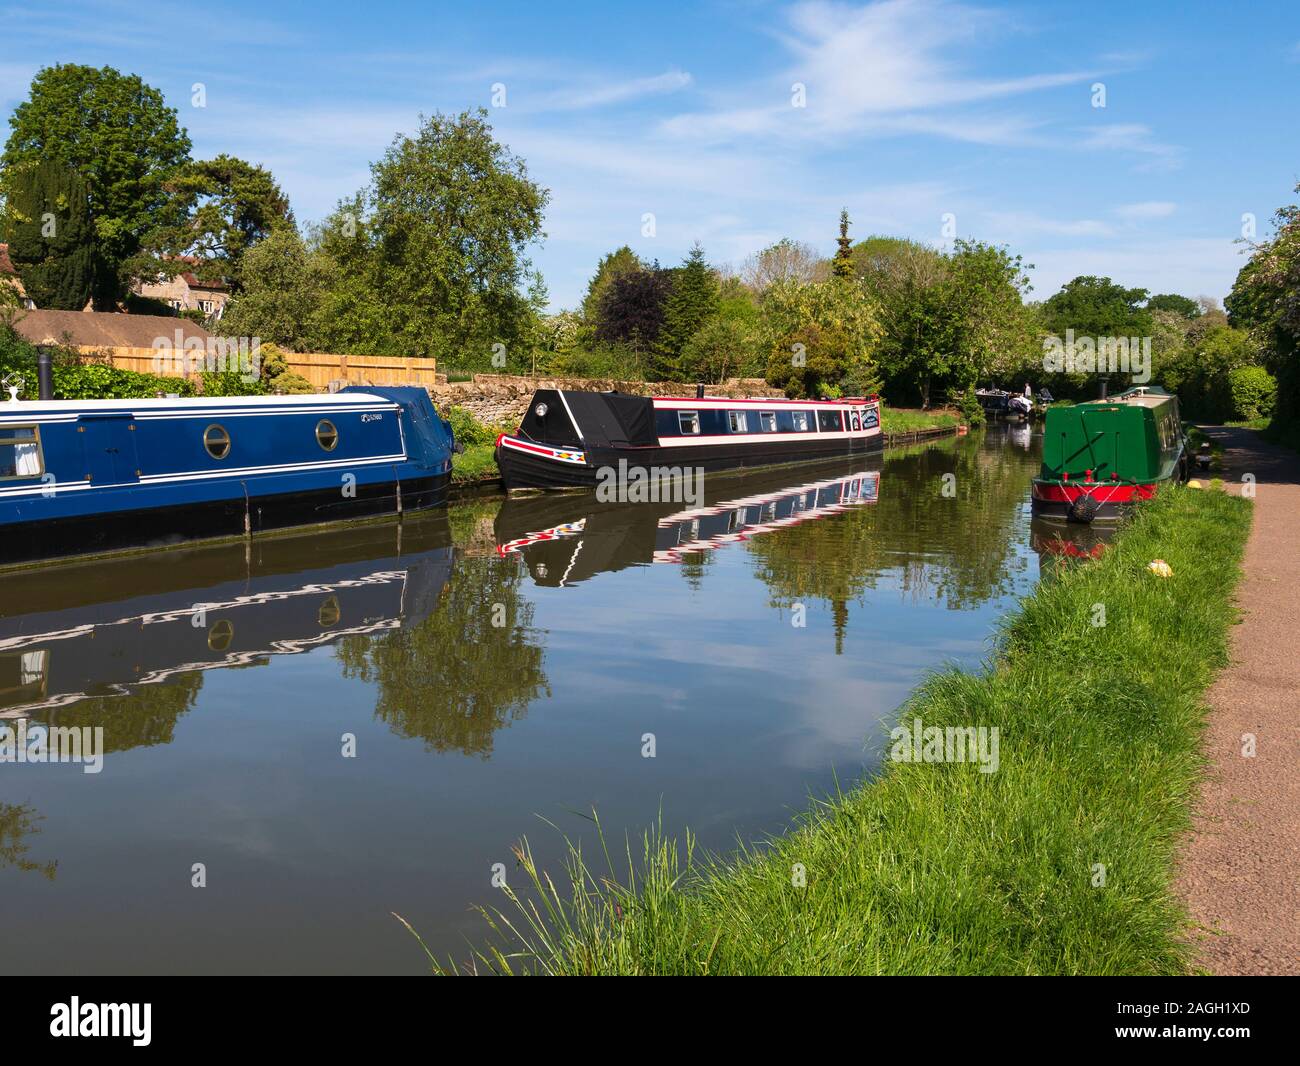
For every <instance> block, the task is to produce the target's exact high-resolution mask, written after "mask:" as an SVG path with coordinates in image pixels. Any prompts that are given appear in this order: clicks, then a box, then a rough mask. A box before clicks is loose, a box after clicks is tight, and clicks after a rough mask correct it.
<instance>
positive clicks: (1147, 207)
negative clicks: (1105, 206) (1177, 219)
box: [1115, 200, 1178, 222]
mask: <svg viewBox="0 0 1300 1066" xmlns="http://www.w3.org/2000/svg"><path fill="white" fill-rule="evenodd" d="M1177 210H1178V205H1177V204H1174V203H1171V202H1170V201H1168V200H1144V201H1142V202H1141V203H1136V204H1121V205H1120V206H1119V207H1117V208H1115V214H1116V215H1118V216H1119V217H1120V218H1122V219H1124V220H1125V221H1126V222H1138V221H1142V220H1145V219H1149V218H1168V217H1169V216H1170V215H1172V214H1173V213H1174V212H1175V211H1177Z"/></svg>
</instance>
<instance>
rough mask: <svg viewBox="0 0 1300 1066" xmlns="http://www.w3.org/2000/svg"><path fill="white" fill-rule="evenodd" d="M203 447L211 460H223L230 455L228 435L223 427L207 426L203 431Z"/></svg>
mask: <svg viewBox="0 0 1300 1066" xmlns="http://www.w3.org/2000/svg"><path fill="white" fill-rule="evenodd" d="M203 447H205V448H207V450H208V454H209V455H210V456H212V458H213V459H224V458H225V457H226V456H227V455H229V454H230V434H229V433H227V432H226V429H225V427H224V426H216V425H213V426H208V428H207V429H205V430H204V431H203Z"/></svg>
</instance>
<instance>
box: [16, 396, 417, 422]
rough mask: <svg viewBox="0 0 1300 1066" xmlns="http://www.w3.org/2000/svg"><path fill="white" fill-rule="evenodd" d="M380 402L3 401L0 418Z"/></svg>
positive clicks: (297, 398)
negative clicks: (105, 412)
mask: <svg viewBox="0 0 1300 1066" xmlns="http://www.w3.org/2000/svg"><path fill="white" fill-rule="evenodd" d="M376 403H383V404H389V405H392V403H393V401H392V400H389V399H387V398H386V397H383V396H379V395H376V394H375V393H368V392H322V393H295V394H293V395H289V396H171V397H149V398H145V399H114V400H0V417H3V416H6V415H23V416H25V417H26V416H31V415H40V414H51V415H52V414H68V413H87V414H89V413H93V412H95V411H112V410H131V411H142V410H166V409H170V410H174V409H176V408H181V409H185V408H193V409H194V410H206V409H209V408H215V407H219V408H221V409H222V410H232V409H241V408H244V409H249V410H256V409H257V408H277V407H313V408H316V407H355V406H358V405H368V406H373V405H374V404H376Z"/></svg>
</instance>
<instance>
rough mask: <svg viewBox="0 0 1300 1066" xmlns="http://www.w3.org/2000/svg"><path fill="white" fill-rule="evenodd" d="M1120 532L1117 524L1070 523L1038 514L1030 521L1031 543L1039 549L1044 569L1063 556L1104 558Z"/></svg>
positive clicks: (1066, 558) (1039, 556)
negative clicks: (1065, 523)
mask: <svg viewBox="0 0 1300 1066" xmlns="http://www.w3.org/2000/svg"><path fill="white" fill-rule="evenodd" d="M1117 532H1118V527H1116V526H1114V525H1111V526H1098V525H1081V524H1078V523H1073V524H1071V525H1068V526H1067V525H1063V524H1062V523H1060V522H1052V521H1048V520H1046V519H1042V518H1037V517H1036V518H1034V519H1033V521H1032V522H1030V525H1029V543H1030V545H1031V546H1032V547H1033V549H1034V551H1036V552H1037V553H1038V559H1039V566H1040V569H1041V570H1043V571H1047V570H1048V568H1049V566H1050V565H1051V564H1053V563H1055V562H1059V561H1062V560H1070V559H1099V558H1101V555H1102V553H1103V552H1104V551H1105V550H1106V545H1107V544H1109V543H1110V542H1111V541H1112V540H1114V539H1115V534H1116V533H1117Z"/></svg>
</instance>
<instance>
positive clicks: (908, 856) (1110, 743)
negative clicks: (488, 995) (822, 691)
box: [477, 488, 1250, 974]
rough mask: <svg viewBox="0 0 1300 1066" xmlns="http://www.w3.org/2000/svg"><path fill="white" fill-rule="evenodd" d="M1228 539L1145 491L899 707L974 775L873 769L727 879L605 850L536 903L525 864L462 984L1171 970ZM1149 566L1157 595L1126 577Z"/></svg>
mask: <svg viewBox="0 0 1300 1066" xmlns="http://www.w3.org/2000/svg"><path fill="white" fill-rule="evenodd" d="M1249 523H1250V505H1249V504H1248V503H1247V502H1245V501H1243V500H1240V499H1238V498H1234V497H1229V496H1227V495H1225V494H1223V493H1220V492H1210V491H1204V492H1197V491H1196V490H1192V489H1184V488H1173V489H1169V490H1166V491H1164V492H1162V493H1161V495H1160V497H1159V498H1158V499H1157V500H1155V501H1153V502H1152V503H1151V504H1149V505H1147V506H1145V507H1144V508H1143V509H1142V510H1141V511H1140V512H1139V514H1138V516H1137V517H1136V518H1135V519H1134V520H1133V522H1132V524H1131V525H1130V527H1129V528H1128V529H1126V530H1125V531H1124V532H1123V533H1122V534H1121V535H1120V537H1119V538H1118V539H1117V541H1116V542H1115V543H1114V545H1113V546H1112V547H1110V548H1109V549H1108V550H1107V552H1106V553H1105V554H1104V555H1103V556H1102V557H1101V558H1100V559H1099V560H1097V561H1095V562H1091V563H1087V564H1074V565H1073V566H1071V567H1069V568H1067V569H1064V570H1062V571H1060V572H1059V573H1058V574H1057V575H1055V576H1053V577H1050V578H1048V579H1046V580H1044V581H1043V582H1042V583H1041V584H1040V585H1039V587H1038V589H1037V590H1036V592H1035V593H1034V595H1033V596H1031V597H1030V598H1028V599H1027V600H1025V601H1024V603H1023V606H1022V608H1021V609H1020V610H1019V611H1018V612H1017V613H1016V614H1015V615H1014V616H1013V617H1012V618H1010V619H1009V620H1008V622H1007V623H1006V626H1005V629H1004V631H1003V634H1002V639H1001V646H1000V650H999V652H998V655H997V657H996V660H995V661H994V662H993V664H991V665H990V667H989V668H988V669H987V670H985V671H977V672H962V671H955V670H954V671H949V672H944V673H941V674H938V675H936V676H934V677H932V678H931V679H930V680H929V681H928V682H927V683H926V684H924V685H923V686H921V687H920V688H919V689H918V690H917V692H916V693H915V694H914V695H913V697H912V699H911V700H910V701H909V703H908V704H907V705H906V706H905V708H904V710H903V720H904V721H905V722H910V721H911V720H912V719H913V718H919V719H920V720H921V722H922V723H923V724H924V725H925V726H926V727H930V726H939V727H960V728H964V727H968V726H977V727H978V726H984V727H996V728H997V729H998V730H999V731H1000V732H999V736H1000V742H999V766H998V769H997V771H996V772H993V773H981V772H980V770H979V768H978V767H977V766H976V765H974V764H973V763H970V762H966V763H957V762H947V763H925V762H910V763H909V762H890V761H887V762H886V769H885V771H884V772H883V773H882V774H881V776H880V777H879V778H878V779H877V780H875V781H874V782H871V783H868V784H866V785H863V786H861V787H858V788H856V789H854V790H852V791H849V792H847V793H846V794H843V795H840V796H838V797H834V798H833V799H831V800H830V801H828V802H825V803H822V804H819V805H817V806H816V807H815V808H814V809H813V810H811V811H810V812H809V813H808V814H807V815H806V816H805V818H804V819H803V820H802V822H801V823H800V824H799V825H797V826H796V827H794V828H793V829H792V830H791V831H790V832H788V833H787V834H785V835H783V836H781V837H779V838H778V839H776V840H774V841H771V842H769V844H767V845H766V846H763V847H758V848H754V849H751V850H749V851H748V852H746V853H743V854H741V855H740V856H739V857H728V858H725V859H711V858H701V857H700V856H699V855H698V854H695V853H694V850H693V848H692V847H691V843H690V841H689V839H688V840H687V841H686V842H685V843H684V844H681V845H678V844H675V843H673V842H670V841H666V840H665V839H664V838H663V837H662V836H661V835H660V834H658V833H651V834H649V835H648V836H647V838H646V841H645V843H644V854H643V853H642V846H641V845H640V844H638V845H637V846H636V848H635V849H629V850H635V852H636V856H635V858H636V861H635V862H633V861H632V856H631V855H629V854H623V855H621V856H616V857H614V858H611V856H610V855H609V853H608V852H606V853H605V854H603V855H601V856H600V862H599V863H592V862H591V855H590V853H588V854H587V855H586V856H584V857H583V858H585V859H586V861H587V864H588V865H585V866H584V865H582V859H579V858H578V857H577V854H576V852H575V854H574V858H575V869H576V870H577V871H578V872H579V875H578V876H577V877H576V878H575V879H574V881H573V883H574V884H576V886H577V887H576V889H572V890H571V886H570V879H568V878H566V879H563V880H562V881H559V882H557V883H556V884H552V882H551V880H550V879H549V878H548V877H547V876H546V875H545V874H544V873H541V872H539V871H538V870H537V869H536V868H535V866H534V865H533V863H532V860H531V856H530V853H529V851H528V849H527V845H526V844H525V845H524V846H523V847H522V848H521V849H520V858H521V861H522V864H523V866H524V870H525V871H526V872H527V874H530V875H531V884H530V885H529V887H528V889H527V891H525V892H523V893H522V898H517V899H516V900H515V901H514V902H511V903H507V904H506V905H505V907H504V909H503V911H502V912H501V913H497V912H493V913H492V915H491V917H492V921H493V930H494V931H493V933H492V934H491V938H492V942H493V944H494V945H495V946H490V947H488V948H485V949H484V950H483V951H482V952H481V954H480V956H479V958H478V962H477V964H478V965H479V966H480V967H484V966H486V967H488V968H491V969H497V970H503V969H513V970H515V971H528V972H542V973H576V974H741V973H747V974H776V973H780V974H792V973H830V974H855V973H893V974H931V973H956V974H1021V973H1029V974H1034V973H1043V974H1079V973H1089V974H1121V973H1123V974H1153V973H1179V972H1183V971H1184V969H1185V967H1186V964H1187V963H1186V959H1187V955H1186V953H1185V951H1184V949H1183V948H1182V946H1181V936H1182V934H1183V932H1184V929H1183V921H1184V916H1183V912H1182V910H1181V908H1180V905H1179V904H1178V902H1177V901H1176V900H1175V899H1174V898H1173V896H1172V895H1171V891H1170V880H1171V871H1172V864H1173V860H1174V854H1175V848H1176V846H1177V843H1178V840H1179V836H1180V834H1181V832H1182V831H1183V830H1184V829H1185V828H1186V827H1187V825H1188V815H1189V806H1190V803H1191V801H1192V799H1193V796H1194V786H1195V782H1196V779H1197V777H1198V774H1199V773H1200V772H1201V767H1202V759H1201V755H1200V753H1199V747H1198V745H1199V736H1200V731H1201V728H1202V720H1203V713H1204V709H1203V704H1202V696H1203V693H1204V691H1205V689H1206V687H1207V686H1208V684H1209V682H1210V680H1211V678H1212V676H1213V674H1214V672H1215V670H1216V669H1217V668H1218V667H1220V666H1221V665H1223V663H1224V662H1225V661H1226V638H1227V633H1228V629H1229V626H1230V625H1231V624H1232V623H1233V620H1234V616H1235V610H1234V608H1233V606H1232V604H1231V596H1232V592H1233V588H1234V587H1235V585H1236V582H1237V580H1238V576H1239V561H1240V557H1241V552H1242V547H1243V544H1244V541H1245V537H1246V534H1247V532H1248V528H1249ZM1154 559H1164V560H1165V561H1166V562H1168V564H1169V565H1170V566H1171V567H1172V570H1173V574H1172V576H1171V577H1167V578H1161V577H1158V576H1156V575H1155V574H1153V573H1151V572H1149V571H1148V570H1147V563H1148V562H1150V561H1152V560H1154ZM1098 604H1101V605H1104V608H1105V624H1104V625H1101V626H1098V625H1095V624H1093V623H1094V620H1095V619H1096V618H1097V617H1098V615H1097V606H1096V605H1098ZM863 669H864V670H865V669H869V666H868V665H867V664H864V666H863ZM886 751H887V752H888V747H887V748H886ZM633 869H634V870H635V874H634V875H633V873H631V872H629V871H631V870H633ZM800 871H803V876H804V878H805V880H806V883H805V884H804V885H803V886H802V887H801V886H799V885H798V884H796V882H797V881H798V880H799V877H800ZM515 878H516V881H519V880H520V879H521V878H525V875H524V874H522V873H516V874H515ZM525 880H527V878H525Z"/></svg>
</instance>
